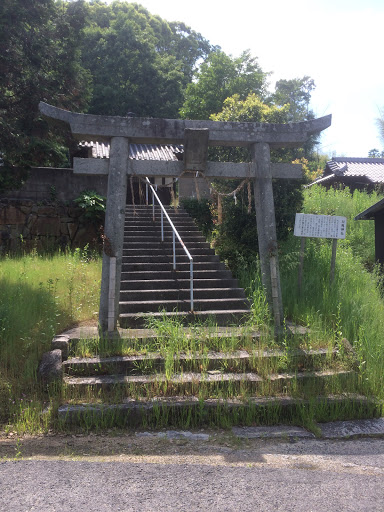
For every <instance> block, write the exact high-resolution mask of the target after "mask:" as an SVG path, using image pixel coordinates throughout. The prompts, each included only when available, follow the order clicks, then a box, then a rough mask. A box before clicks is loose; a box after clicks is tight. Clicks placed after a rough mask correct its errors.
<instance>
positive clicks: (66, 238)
mask: <svg viewBox="0 0 384 512" xmlns="http://www.w3.org/2000/svg"><path fill="white" fill-rule="evenodd" d="M86 244H89V245H90V246H91V247H93V248H94V247H97V246H98V245H99V244H100V233H99V232H98V227H97V226H95V225H93V224H92V223H90V222H89V220H88V219H86V218H85V217H84V211H83V210H82V209H81V208H77V207H74V206H65V205H63V204H58V203H54V202H51V203H50V202H48V201H44V202H43V203H36V201H32V200H29V199H7V198H3V199H1V200H0V253H3V254H4V253H6V252H13V251H18V250H26V251H30V250H32V249H34V248H36V249H37V250H38V251H42V250H47V251H52V250H56V249H58V248H62V249H64V248H66V247H70V248H76V247H84V246H85V245H86Z"/></svg>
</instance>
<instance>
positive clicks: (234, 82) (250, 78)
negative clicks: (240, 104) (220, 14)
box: [180, 50, 267, 119]
mask: <svg viewBox="0 0 384 512" xmlns="http://www.w3.org/2000/svg"><path fill="white" fill-rule="evenodd" d="M266 76H267V75H266V73H263V72H262V71H261V68H260V66H259V65H258V63H257V60H256V58H254V57H252V56H251V55H250V53H249V52H248V51H246V52H243V53H242V54H241V55H240V57H237V58H234V57H231V56H229V55H226V54H225V53H224V52H223V51H220V50H216V51H215V52H212V53H211V54H210V55H209V57H208V58H207V59H206V60H205V62H203V63H202V64H201V66H200V69H199V71H198V72H197V73H196V79H195V81H194V82H192V83H190V84H189V85H188V86H187V89H186V91H185V100H184V104H183V107H182V108H181V109H180V115H181V117H182V118H184V119H209V117H210V116H211V114H216V113H217V112H220V110H221V109H222V108H223V103H224V101H225V100H226V99H227V98H229V97H230V96H233V95H235V94H237V95H238V97H239V99H241V100H245V98H246V97H247V96H248V95H249V94H251V93H255V94H258V95H261V96H262V95H263V94H264V89H265V86H266Z"/></svg>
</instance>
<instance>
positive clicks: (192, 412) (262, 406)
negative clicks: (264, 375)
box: [58, 393, 380, 438]
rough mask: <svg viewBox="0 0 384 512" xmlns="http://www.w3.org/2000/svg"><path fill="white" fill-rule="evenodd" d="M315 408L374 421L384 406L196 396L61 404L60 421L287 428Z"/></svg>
mask: <svg viewBox="0 0 384 512" xmlns="http://www.w3.org/2000/svg"><path fill="white" fill-rule="evenodd" d="M311 407H312V408H313V407H320V408H321V410H323V411H324V415H325V416H328V417H337V418H339V419H343V418H344V417H343V411H345V419H348V418H350V417H351V415H352V417H364V418H366V417H369V418H370V417H376V416H377V415H378V414H380V406H379V405H378V404H377V403H376V402H375V401H374V400H370V399H368V398H366V397H364V396H361V395H356V394H352V393H350V394H343V395H335V394H331V395H326V394H324V395H323V396H318V397H316V398H312V399H310V400H308V399H305V398H304V399H303V398H298V397H292V396H288V395H286V394H285V395H284V396H264V397H260V396H248V397H247V398H246V399H238V398H236V397H233V398H228V399H223V398H210V399H208V400H202V399H201V398H198V397H196V396H174V397H171V398H169V397H161V396H156V397H153V398H149V399H147V400H145V401H144V402H143V400H142V399H140V400H135V399H133V398H127V399H125V400H124V401H120V402H117V403H116V402H115V403H111V404H98V403H96V402H89V403H86V404H84V403H83V404H78V405H76V404H63V405H61V406H60V407H59V409H58V418H59V421H60V422H61V423H63V424H65V425H68V426H79V427H83V428H85V429H89V428H92V427H93V426H100V425H106V426H108V427H116V426H119V427H121V428H127V427H129V428H143V427H145V428H148V425H149V426H151V425H153V426H154V427H155V428H156V426H157V428H158V427H159V425H164V426H165V427H168V428H169V425H173V426H179V428H181V429H183V430H185V418H190V419H191V424H192V426H193V427H195V428H201V427H206V426H210V425H211V424H217V425H222V424H223V421H225V422H226V424H228V425H233V424H235V425H238V424H241V421H242V420H241V419H242V418H246V420H245V424H251V423H255V424H260V423H261V424H265V422H269V424H270V423H271V421H272V422H273V423H276V422H278V423H280V424H284V422H286V421H287V418H295V417H300V416H302V412H303V411H305V410H308V408H311ZM235 418H238V419H237V420H236V419H235ZM263 420H264V423H263ZM312 435H313V436H314V434H312ZM295 438H296V436H295Z"/></svg>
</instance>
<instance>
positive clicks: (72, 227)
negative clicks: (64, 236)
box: [67, 222, 77, 240]
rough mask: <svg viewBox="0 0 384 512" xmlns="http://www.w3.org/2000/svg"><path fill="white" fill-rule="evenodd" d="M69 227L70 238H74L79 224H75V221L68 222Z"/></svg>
mask: <svg viewBox="0 0 384 512" xmlns="http://www.w3.org/2000/svg"><path fill="white" fill-rule="evenodd" d="M67 229H68V232H69V237H70V239H71V240H73V239H74V238H75V236H76V232H77V224H75V223H74V222H68V224H67Z"/></svg>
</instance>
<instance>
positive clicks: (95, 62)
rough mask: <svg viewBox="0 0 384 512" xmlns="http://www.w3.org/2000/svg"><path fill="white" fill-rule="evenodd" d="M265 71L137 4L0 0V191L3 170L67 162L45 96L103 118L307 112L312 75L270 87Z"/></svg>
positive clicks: (255, 117) (273, 116)
mask: <svg viewBox="0 0 384 512" xmlns="http://www.w3.org/2000/svg"><path fill="white" fill-rule="evenodd" d="M10 27H11V28H12V29H11V30H10V29H9V28H10ZM268 77H269V74H268V73H265V72H264V71H263V70H262V69H261V67H260V66H259V64H258V61H257V58H256V57H254V56H252V55H251V54H250V52H249V51H245V52H243V53H242V54H241V55H240V56H239V57H232V56H231V55H227V54H226V53H224V52H223V51H222V50H221V49H220V48H219V47H217V46H213V45H212V44H211V43H210V42H209V41H207V40H206V39H205V38H204V37H203V36H202V35H201V34H199V33H198V32H195V31H194V30H193V29H191V28H190V27H188V26H187V25H186V24H185V23H183V22H168V21H166V20H163V19H162V18H160V17H159V16H157V15H152V14H151V13H150V12H149V11H148V10H147V9H145V8H144V7H142V6H141V5H139V4H138V3H130V2H127V1H117V0H116V1H114V2H112V3H111V4H107V3H105V2H104V1H103V0H91V1H90V2H85V1H84V0H75V1H68V0H29V1H28V2H26V1H25V0H2V2H0V165H1V167H0V170H1V175H0V189H1V188H4V187H6V186H8V187H10V186H14V182H13V181H12V180H8V178H9V177H12V172H11V174H9V173H8V175H7V176H8V177H5V176H6V174H7V173H6V171H7V169H8V170H10V171H14V169H15V168H21V169H26V168H28V166H33V165H34V166H36V165H41V166H50V165H51V166H52V165H55V166H59V165H60V166H63V165H68V148H70V146H71V144H73V141H72V142H71V138H70V136H69V134H68V133H66V132H64V131H58V130H56V129H51V130H48V126H47V123H46V122H45V121H44V120H43V119H42V118H41V116H40V115H39V112H38V103H39V101H41V100H43V101H46V102H48V103H52V104H53V105H55V106H58V107H61V108H64V109H68V110H74V111H77V112H89V113H93V114H104V115H121V116H125V115H126V114H127V113H128V112H134V113H135V114H136V115H139V116H143V117H146V116H148V117H168V118H177V117H179V116H182V117H183V118H189V119H216V120H224V119H228V120H249V121H261V122H288V121H296V120H304V119H307V118H310V116H311V115H312V113H311V111H310V109H309V101H310V95H311V91H312V90H313V88H314V83H313V80H311V79H310V78H309V77H307V76H305V77H303V78H302V79H300V78H297V79H295V80H279V81H278V82H277V84H276V90H275V92H274V93H273V94H270V93H268V91H267V86H268V84H267V80H268ZM221 156H223V155H221ZM299 156H300V155H299ZM306 156H308V155H307V154H306ZM297 157H298V155H297V154H294V153H290V154H289V155H288V153H284V154H280V156H279V158H280V159H288V160H289V158H291V159H293V158H297ZM14 176H15V173H14ZM7 180H8V181H7Z"/></svg>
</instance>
